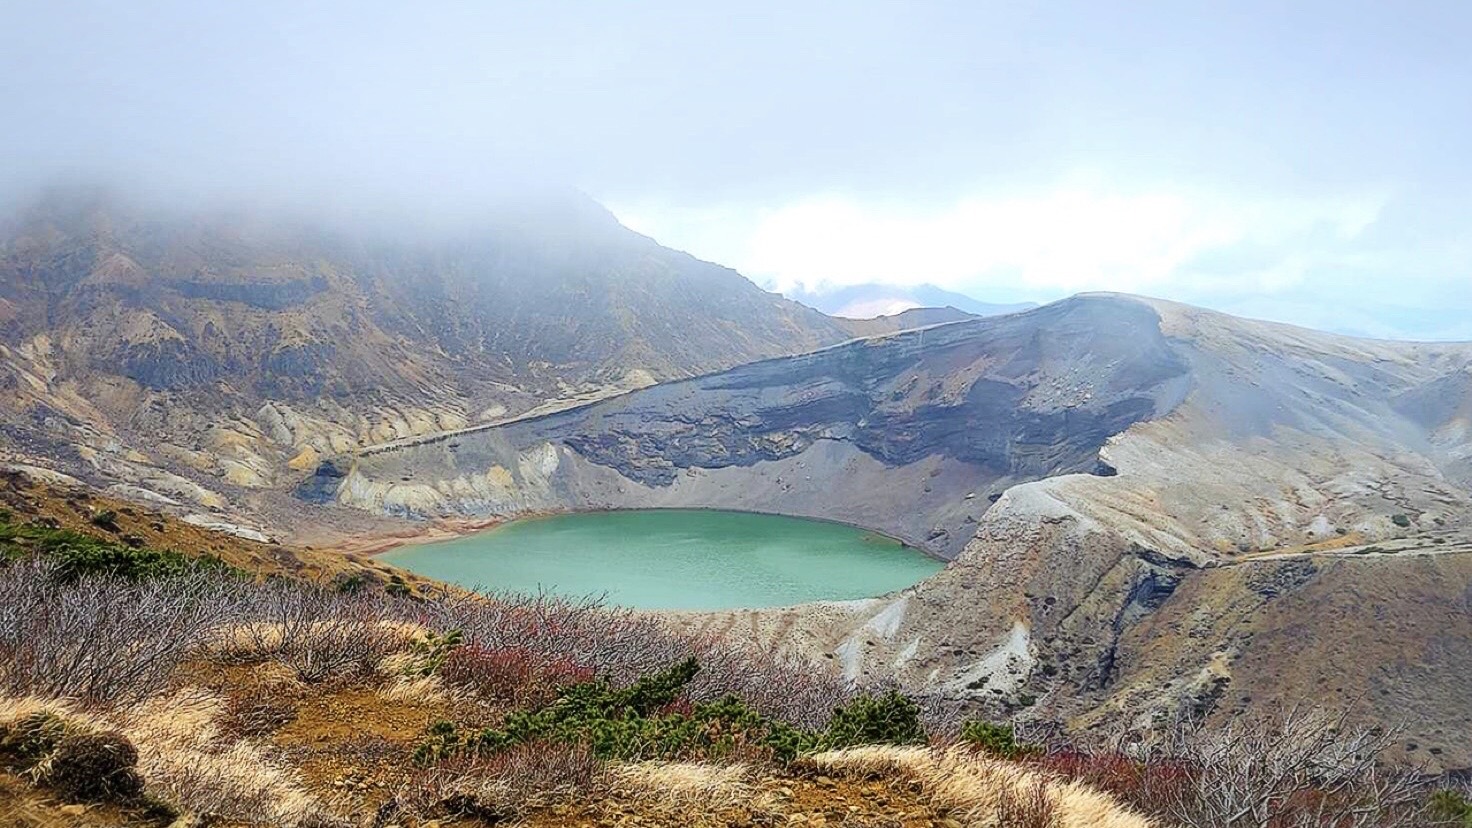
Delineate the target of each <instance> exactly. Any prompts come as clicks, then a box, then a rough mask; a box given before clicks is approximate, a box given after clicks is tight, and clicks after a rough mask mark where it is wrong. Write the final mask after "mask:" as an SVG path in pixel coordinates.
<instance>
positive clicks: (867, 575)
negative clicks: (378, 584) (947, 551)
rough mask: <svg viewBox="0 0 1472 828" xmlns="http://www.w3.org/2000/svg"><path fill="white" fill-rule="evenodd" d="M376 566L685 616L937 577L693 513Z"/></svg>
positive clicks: (831, 540)
mask: <svg viewBox="0 0 1472 828" xmlns="http://www.w3.org/2000/svg"><path fill="white" fill-rule="evenodd" d="M383 560H384V561H386V562H387V563H391V564H393V565H395V566H400V567H403V568H405V569H409V570H413V571H414V572H418V573H420V574H423V575H427V576H429V577H432V578H436V579H439V580H442V581H450V582H453V583H456V584H460V585H462V586H466V587H472V588H476V589H481V590H485V591H494V592H502V591H515V592H534V591H536V590H538V589H546V590H548V591H550V592H556V593H561V594H564V595H599V594H602V595H606V596H607V599H608V602H609V603H611V604H618V605H621V606H626V607H635V608H639V609H689V610H710V609H732V608H736V607H774V606H783V605H786V604H796V603H800V602H803V601H817V600H833V599H845V598H866V597H870V596H874V595H882V594H884V593H886V592H890V591H892V590H896V589H900V588H902V587H907V586H909V585H911V584H914V583H916V582H918V581H920V580H922V579H924V578H925V577H927V576H929V575H932V574H934V573H936V572H938V571H940V569H941V567H942V564H941V562H939V561H937V560H935V559H933V558H930V557H928V556H926V555H925V554H923V553H921V552H920V551H919V550H916V549H914V548H912V547H908V546H905V545H904V544H902V543H900V542H899V541H896V540H893V539H891V538H887V537H884V536H883V535H877V534H875V533H873V532H868V531H865V530H863V529H858V528H855V527H853V526H845V525H842V524H837V523H827V522H824V521H815V520H803V519H801V518H790V517H781V516H778V515H762V514H754V513H750V512H719V511H710V510H704V509H650V510H633V511H615V512H585V513H579V514H570V515H557V516H555V517H546V518H531V519H526V520H518V521H513V522H511V523H506V524H503V525H501V526H497V527H495V528H492V529H488V530H485V531H483V532H477V533H476V534H474V535H467V536H465V537H463V538H456V539H454V540H448V541H440V542H436V543H426V544H418V545H414V546H405V547H401V548H399V549H396V550H393V551H392V552H389V553H387V554H385V555H384V556H383Z"/></svg>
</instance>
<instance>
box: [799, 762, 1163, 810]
mask: <svg viewBox="0 0 1472 828" xmlns="http://www.w3.org/2000/svg"><path fill="white" fill-rule="evenodd" d="M802 764H803V765H804V766H806V767H808V768H809V769H812V770H815V771H820V772H824V773H832V774H840V775H845V776H857V777H862V778H875V777H886V776H894V775H900V776H905V777H908V778H910V779H913V780H915V781H916V782H918V783H919V784H920V786H921V788H922V789H923V790H924V791H925V795H926V797H927V798H928V799H929V800H930V801H931V802H932V804H934V805H935V806H936V807H938V808H942V809H944V810H945V811H947V812H948V813H950V814H951V816H952V817H954V818H956V819H959V820H960V821H962V823H963V824H965V825H967V826H974V828H1014V827H1015V828H1154V823H1153V822H1151V821H1150V820H1148V819H1146V818H1144V817H1142V816H1138V815H1136V814H1134V813H1131V812H1130V811H1128V810H1127V809H1125V808H1124V807H1123V806H1121V805H1120V804H1119V803H1118V802H1116V801H1115V800H1114V799H1113V798H1111V797H1109V796H1108V795H1106V794H1103V793H1100V792H1098V791H1095V790H1093V789H1091V788H1089V787H1087V786H1085V785H1082V784H1079V783H1077V782H1065V781H1062V780H1060V779H1057V778H1055V777H1053V776H1050V775H1048V774H1045V773H1041V772H1039V771H1037V770H1035V769H1032V768H1029V767H1027V766H1025V765H1019V764H1015V763H1009V762H1004V761H1000V760H996V759H990V758H987V757H984V756H981V755H978V754H976V753H975V752H973V751H971V750H968V749H965V748H950V749H947V750H936V749H932V748H923V747H882V746H868V747H858V748H850V749H847V750H840V751H831V752H828V753H820V754H816V755H814V756H810V757H806V758H805V759H803V760H802Z"/></svg>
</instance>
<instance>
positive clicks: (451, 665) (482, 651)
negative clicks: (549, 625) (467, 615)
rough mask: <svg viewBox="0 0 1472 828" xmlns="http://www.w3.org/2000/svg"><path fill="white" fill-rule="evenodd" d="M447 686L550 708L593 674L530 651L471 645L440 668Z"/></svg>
mask: <svg viewBox="0 0 1472 828" xmlns="http://www.w3.org/2000/svg"><path fill="white" fill-rule="evenodd" d="M440 677H441V678H442V679H443V680H444V681H445V683H446V684H449V685H452V686H455V687H461V688H464V689H467V690H470V691H472V692H474V693H477V694H479V695H482V696H484V697H486V698H489V699H495V700H497V701H503V702H507V703H510V704H516V705H521V706H537V705H539V704H546V703H547V702H550V701H551V700H552V699H554V698H556V697H557V692H558V691H559V690H561V689H562V688H563V687H566V686H567V685H569V684H577V683H579V682H584V681H588V680H590V679H592V677H593V670H592V669H591V668H588V667H584V666H582V665H579V664H576V663H574V662H573V661H572V660H571V659H567V658H546V657H543V656H541V655H539V654H537V653H535V652H533V651H531V650H530V649H527V648H526V647H501V648H489V647H481V646H477V645H474V644H467V645H463V646H460V647H456V648H455V649H454V650H451V651H450V653H449V655H448V656H446V658H445V663H444V665H443V666H442V667H440Z"/></svg>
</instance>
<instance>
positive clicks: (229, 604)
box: [0, 560, 235, 702]
mask: <svg viewBox="0 0 1472 828" xmlns="http://www.w3.org/2000/svg"><path fill="white" fill-rule="evenodd" d="M54 574H55V572H54V568H53V567H51V566H49V565H47V564H45V563H44V562H41V561H39V560H22V561H18V562H15V563H12V564H10V565H8V566H5V567H3V568H0V692H4V693H7V694H11V695H17V696H19V695H32V694H34V695H40V696H51V697H58V698H59V697H66V698H73V699H78V700H80V701H84V702H127V701H136V700H139V699H143V698H145V697H147V696H149V695H151V694H153V693H155V692H158V691H160V690H161V689H163V688H164V686H165V685H166V684H167V680H168V677H169V675H170V674H171V673H172V672H173V671H174V669H175V668H176V667H177V666H178V665H179V663H180V662H182V661H183V660H184V659H185V658H187V657H188V656H189V655H190V654H191V653H192V652H193V651H194V650H195V649H196V648H197V647H198V646H199V645H200V643H201V642H202V641H203V639H204V636H205V633H206V631H207V630H209V629H210V628H211V627H213V626H215V625H217V624H218V623H220V621H221V620H222V619H223V618H225V617H228V616H229V614H230V613H231V612H232V611H233V607H234V604H235V601H234V596H235V592H234V589H233V587H232V585H231V584H230V583H229V582H228V581H227V580H225V579H223V578H221V577H219V576H216V575H208V574H203V573H195V574H188V575H183V576H179V577H174V578H161V579H150V580H133V579H124V578H116V577H110V576H96V577H87V578H81V579H77V580H74V581H71V582H69V583H62V582H60V581H59V580H58V579H57V578H55V577H54Z"/></svg>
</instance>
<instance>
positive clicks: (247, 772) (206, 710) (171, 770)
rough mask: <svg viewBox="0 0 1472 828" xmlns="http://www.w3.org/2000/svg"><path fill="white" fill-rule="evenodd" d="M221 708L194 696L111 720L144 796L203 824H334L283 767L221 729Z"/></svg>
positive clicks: (187, 692)
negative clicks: (134, 755)
mask: <svg viewBox="0 0 1472 828" xmlns="http://www.w3.org/2000/svg"><path fill="white" fill-rule="evenodd" d="M225 712H226V706H225V702H224V700H222V699H221V698H220V697H218V696H215V695H214V694H212V693H208V692H206V691H203V690H199V689H197V688H186V689H184V690H181V691H179V692H177V693H175V694H173V695H171V696H164V697H157V698H154V699H150V700H148V701H146V702H143V703H141V704H138V705H135V706H133V707H131V708H129V709H127V710H124V711H122V712H120V713H118V714H116V715H115V716H113V717H111V724H112V725H113V726H114V727H116V728H117V729H118V730H119V731H121V732H122V733H123V734H124V735H126V736H127V737H128V739H129V740H130V741H132V742H133V744H134V746H135V747H136V748H137V749H138V770H139V772H140V773H141V774H142V775H143V778H144V780H145V783H146V786H147V787H146V790H147V792H148V793H149V794H150V795H152V796H155V797H157V798H159V799H162V800H164V801H166V802H170V803H172V804H173V805H175V806H176V807H178V808H179V809H180V810H182V811H184V812H185V813H188V814H190V815H192V816H194V817H197V818H199V819H201V820H204V821H210V820H220V819H229V820H238V821H241V822H246V823H251V824H260V825H281V826H301V827H302V828H309V827H311V826H330V825H338V824H341V820H339V819H338V818H337V817H335V816H334V815H333V814H331V813H330V812H329V811H328V810H327V809H326V808H325V807H324V806H323V805H322V804H321V802H320V801H319V800H318V799H317V798H316V797H315V796H313V795H312V794H311V793H310V792H308V790H307V789H306V787H305V786H304V785H303V784H302V781H301V779H300V778H299V776H298V775H297V774H296V772H295V771H293V770H292V769H291V768H290V767H289V766H287V765H286V764H285V763H284V762H281V761H279V760H277V759H275V758H274V757H272V756H269V755H268V754H267V753H266V752H265V751H264V750H262V749H261V748H260V747H258V746H256V745H255V744H253V743H251V742H249V741H233V740H231V739H229V738H227V737H226V736H225V735H224V734H223V733H222V732H221V728H220V721H221V719H222V717H223V716H224V714H225Z"/></svg>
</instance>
